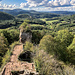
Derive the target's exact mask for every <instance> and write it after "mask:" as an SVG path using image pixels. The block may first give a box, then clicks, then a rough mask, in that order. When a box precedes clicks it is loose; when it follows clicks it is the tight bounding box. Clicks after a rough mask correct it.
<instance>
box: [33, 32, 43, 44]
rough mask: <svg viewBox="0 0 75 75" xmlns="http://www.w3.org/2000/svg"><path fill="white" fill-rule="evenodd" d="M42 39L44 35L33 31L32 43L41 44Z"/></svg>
mask: <svg viewBox="0 0 75 75" xmlns="http://www.w3.org/2000/svg"><path fill="white" fill-rule="evenodd" d="M42 37H43V35H42V34H41V33H40V32H39V31H33V32H32V43H35V44H39V42H40V40H41V39H42Z"/></svg>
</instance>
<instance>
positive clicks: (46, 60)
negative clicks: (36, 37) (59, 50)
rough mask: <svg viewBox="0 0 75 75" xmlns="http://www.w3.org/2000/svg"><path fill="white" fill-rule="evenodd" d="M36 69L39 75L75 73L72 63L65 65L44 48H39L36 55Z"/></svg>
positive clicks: (68, 74) (71, 74)
mask: <svg viewBox="0 0 75 75" xmlns="http://www.w3.org/2000/svg"><path fill="white" fill-rule="evenodd" d="M34 62H35V66H36V70H37V71H38V72H39V75H74V74H75V71H74V70H75V69H74V68H73V67H72V66H71V65H69V66H68V65H65V64H64V63H63V62H62V61H59V60H57V59H56V58H54V57H53V56H52V55H50V54H47V53H46V52H45V51H44V50H37V51H36V56H35V57H34Z"/></svg>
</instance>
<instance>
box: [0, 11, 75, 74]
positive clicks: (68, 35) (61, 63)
mask: <svg viewBox="0 0 75 75" xmlns="http://www.w3.org/2000/svg"><path fill="white" fill-rule="evenodd" d="M20 28H22V29H24V30H25V32H32V39H31V42H28V41H27V42H26V43H25V44H24V51H23V53H21V54H20V55H19V57H18V58H19V60H20V61H24V58H23V57H22V55H23V54H24V53H25V52H26V51H30V52H32V53H33V55H32V56H31V57H30V59H31V61H29V62H34V63H35V66H36V70H37V72H39V74H40V75H75V14H73V15H61V14H60V15H57V14H52V13H49V14H48V13H43V14H41V13H40V14H37V13H36V12H35V14H34V13H33V14H31V13H28V14H27V13H25V14H18V15H15V16H14V15H10V14H7V13H4V12H0V71H1V70H2V68H3V67H4V65H5V64H6V63H7V62H9V61H10V56H11V55H12V51H13V47H14V46H15V45H16V44H19V34H20Z"/></svg>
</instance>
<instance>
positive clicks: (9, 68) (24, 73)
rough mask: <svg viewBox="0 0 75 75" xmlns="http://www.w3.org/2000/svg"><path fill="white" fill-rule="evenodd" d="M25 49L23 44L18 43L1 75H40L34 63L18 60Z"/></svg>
mask: <svg viewBox="0 0 75 75" xmlns="http://www.w3.org/2000/svg"><path fill="white" fill-rule="evenodd" d="M22 51H23V45H22V44H21V45H16V46H15V47H14V50H13V52H12V56H11V57H10V62H8V63H7V64H6V65H5V67H4V68H3V70H2V73H0V75H38V73H37V72H36V69H35V65H34V63H28V62H23V61H19V60H18V55H19V54H20V53H21V52H22Z"/></svg>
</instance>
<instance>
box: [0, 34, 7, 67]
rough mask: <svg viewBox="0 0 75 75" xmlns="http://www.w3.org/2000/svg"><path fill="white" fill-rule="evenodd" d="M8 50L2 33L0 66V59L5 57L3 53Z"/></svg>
mask: <svg viewBox="0 0 75 75" xmlns="http://www.w3.org/2000/svg"><path fill="white" fill-rule="evenodd" d="M7 50H8V41H7V39H6V38H5V37H4V35H3V33H0V59H1V60H0V66H1V64H2V57H3V56H4V55H5V53H6V52H7Z"/></svg>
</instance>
